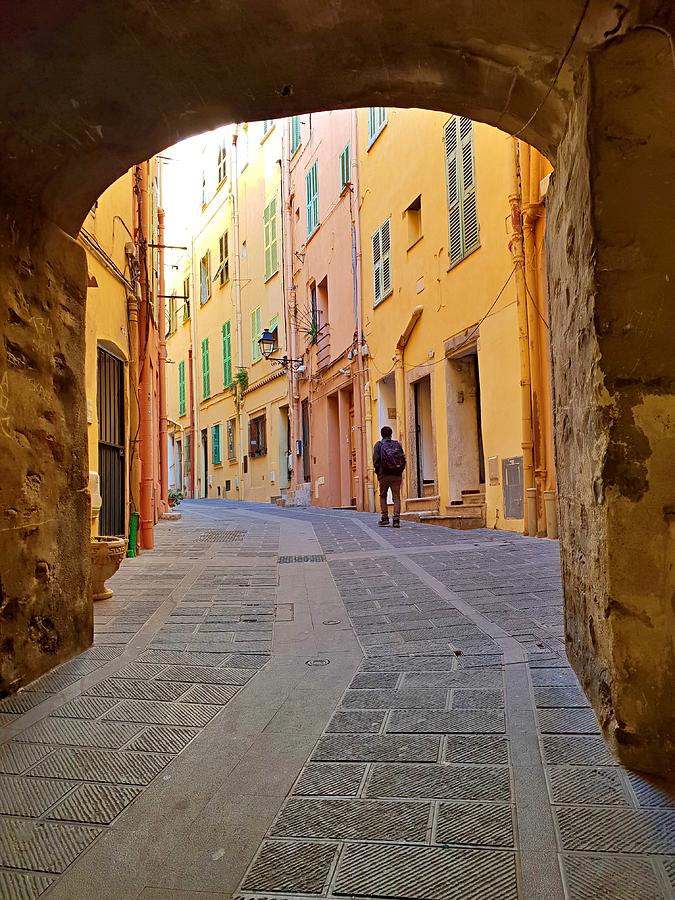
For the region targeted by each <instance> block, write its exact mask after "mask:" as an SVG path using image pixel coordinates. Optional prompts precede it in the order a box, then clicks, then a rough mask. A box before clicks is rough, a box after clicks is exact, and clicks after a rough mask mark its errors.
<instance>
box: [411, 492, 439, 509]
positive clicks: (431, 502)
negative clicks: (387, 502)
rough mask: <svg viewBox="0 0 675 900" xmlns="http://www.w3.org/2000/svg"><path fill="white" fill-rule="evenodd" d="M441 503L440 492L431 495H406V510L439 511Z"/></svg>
mask: <svg viewBox="0 0 675 900" xmlns="http://www.w3.org/2000/svg"><path fill="white" fill-rule="evenodd" d="M440 505H441V498H440V497H439V495H438V494H434V495H433V496H431V497H406V499H405V510H406V512H417V511H418V510H422V512H429V511H431V512H438V509H439V507H440Z"/></svg>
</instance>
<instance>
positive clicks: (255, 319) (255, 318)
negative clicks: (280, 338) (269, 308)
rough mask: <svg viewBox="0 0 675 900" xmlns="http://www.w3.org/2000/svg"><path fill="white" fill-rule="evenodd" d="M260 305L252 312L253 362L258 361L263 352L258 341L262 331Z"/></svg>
mask: <svg viewBox="0 0 675 900" xmlns="http://www.w3.org/2000/svg"><path fill="white" fill-rule="evenodd" d="M260 321H261V319H260V307H258V308H257V309H254V310H253V312H252V313H251V359H252V360H253V362H257V360H259V359H260V357H261V356H262V352H261V350H260V344H259V343H258V338H259V337H260V332H261V331H262V328H261V327H260Z"/></svg>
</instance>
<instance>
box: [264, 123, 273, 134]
mask: <svg viewBox="0 0 675 900" xmlns="http://www.w3.org/2000/svg"><path fill="white" fill-rule="evenodd" d="M273 128H274V119H263V137H265V135H266V134H269V133H270V131H271V130H272V129H273Z"/></svg>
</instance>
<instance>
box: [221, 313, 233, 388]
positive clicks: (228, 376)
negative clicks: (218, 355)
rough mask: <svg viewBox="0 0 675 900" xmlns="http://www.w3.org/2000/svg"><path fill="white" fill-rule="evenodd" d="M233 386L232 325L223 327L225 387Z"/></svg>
mask: <svg viewBox="0 0 675 900" xmlns="http://www.w3.org/2000/svg"><path fill="white" fill-rule="evenodd" d="M231 384H232V337H231V334H230V323H229V322H225V324H224V325H223V385H224V386H225V387H229V386H230V385H231Z"/></svg>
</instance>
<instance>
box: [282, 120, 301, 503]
mask: <svg viewBox="0 0 675 900" xmlns="http://www.w3.org/2000/svg"><path fill="white" fill-rule="evenodd" d="M281 156H282V169H281V251H282V254H283V276H284V284H283V292H284V322H285V328H286V349H287V352H288V355H289V356H290V357H291V358H292V359H297V353H296V350H297V337H298V335H297V329H296V322H295V285H294V284H293V211H292V209H291V158H290V156H291V120H290V119H289V118H286V125H285V128H284V140H283V143H282V154H281ZM288 396H289V400H290V424H291V428H290V431H291V446H290V447H289V448H288V450H289V452H290V454H291V458H292V459H293V471H292V473H291V477H290V479H289V484H288V487H289V490H295V488H296V487H297V484H298V464H297V463H296V458H297V459H299V457H297V454H296V452H295V451H296V447H297V441H298V440H299V436H300V383H299V378H298V373H297V372H294V371H293V367H292V366H290V367H289V369H288Z"/></svg>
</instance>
